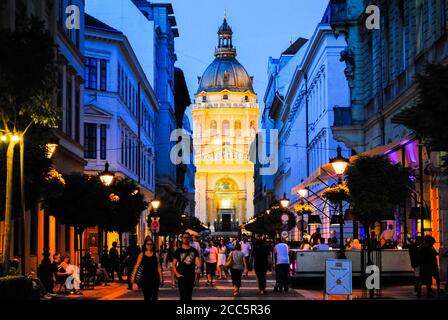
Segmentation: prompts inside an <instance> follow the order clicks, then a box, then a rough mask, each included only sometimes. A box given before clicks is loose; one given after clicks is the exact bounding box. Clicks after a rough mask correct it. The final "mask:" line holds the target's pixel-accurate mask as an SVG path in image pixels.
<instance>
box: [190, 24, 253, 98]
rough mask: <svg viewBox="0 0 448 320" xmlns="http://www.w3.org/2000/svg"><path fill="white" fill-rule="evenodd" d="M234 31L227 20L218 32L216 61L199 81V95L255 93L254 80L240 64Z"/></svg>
mask: <svg viewBox="0 0 448 320" xmlns="http://www.w3.org/2000/svg"><path fill="white" fill-rule="evenodd" d="M232 35H233V32H232V29H231V28H230V26H229V24H228V23H227V18H224V22H223V24H222V25H221V27H220V28H219V30H218V41H219V42H218V47H217V48H216V49H215V57H216V58H215V60H214V61H213V62H212V63H211V64H210V65H209V66H208V67H207V69H206V70H205V72H204V74H203V75H202V77H201V78H200V80H199V89H198V93H201V92H203V91H205V92H221V91H223V90H229V91H233V92H245V91H250V92H252V93H253V92H254V89H253V87H252V78H251V77H250V76H249V74H248V73H247V71H246V69H244V67H243V66H242V65H241V64H240V63H239V62H238V60H237V59H236V58H235V57H236V49H235V48H234V47H233V44H232Z"/></svg>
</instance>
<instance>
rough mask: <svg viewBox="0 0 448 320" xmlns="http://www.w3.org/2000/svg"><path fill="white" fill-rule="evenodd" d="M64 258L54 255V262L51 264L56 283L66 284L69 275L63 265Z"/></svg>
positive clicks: (57, 254)
mask: <svg viewBox="0 0 448 320" xmlns="http://www.w3.org/2000/svg"><path fill="white" fill-rule="evenodd" d="M61 263H62V258H61V255H60V254H59V253H55V254H54V255H53V262H52V264H51V267H52V272H53V281H54V282H56V283H61V282H65V280H66V279H67V274H66V273H65V268H64V267H63V266H62V265H61Z"/></svg>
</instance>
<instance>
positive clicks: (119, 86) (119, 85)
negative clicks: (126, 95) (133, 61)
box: [118, 64, 122, 96]
mask: <svg viewBox="0 0 448 320" xmlns="http://www.w3.org/2000/svg"><path fill="white" fill-rule="evenodd" d="M118 94H119V95H120V96H121V95H122V94H121V66H120V64H118Z"/></svg>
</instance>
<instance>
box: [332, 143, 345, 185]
mask: <svg viewBox="0 0 448 320" xmlns="http://www.w3.org/2000/svg"><path fill="white" fill-rule="evenodd" d="M336 150H337V156H336V158H331V159H330V164H331V166H332V167H333V170H334V172H335V173H336V175H337V176H338V177H339V178H340V177H342V176H343V175H344V173H345V170H346V169H347V167H348V165H349V163H350V160H349V159H347V158H344V157H343V156H342V149H341V147H340V146H338V148H337V149H336Z"/></svg>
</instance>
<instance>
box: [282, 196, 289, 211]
mask: <svg viewBox="0 0 448 320" xmlns="http://www.w3.org/2000/svg"><path fill="white" fill-rule="evenodd" d="M280 205H281V206H282V208H283V209H286V208H288V205H289V199H288V198H286V192H285V193H283V198H282V199H281V200H280Z"/></svg>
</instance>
